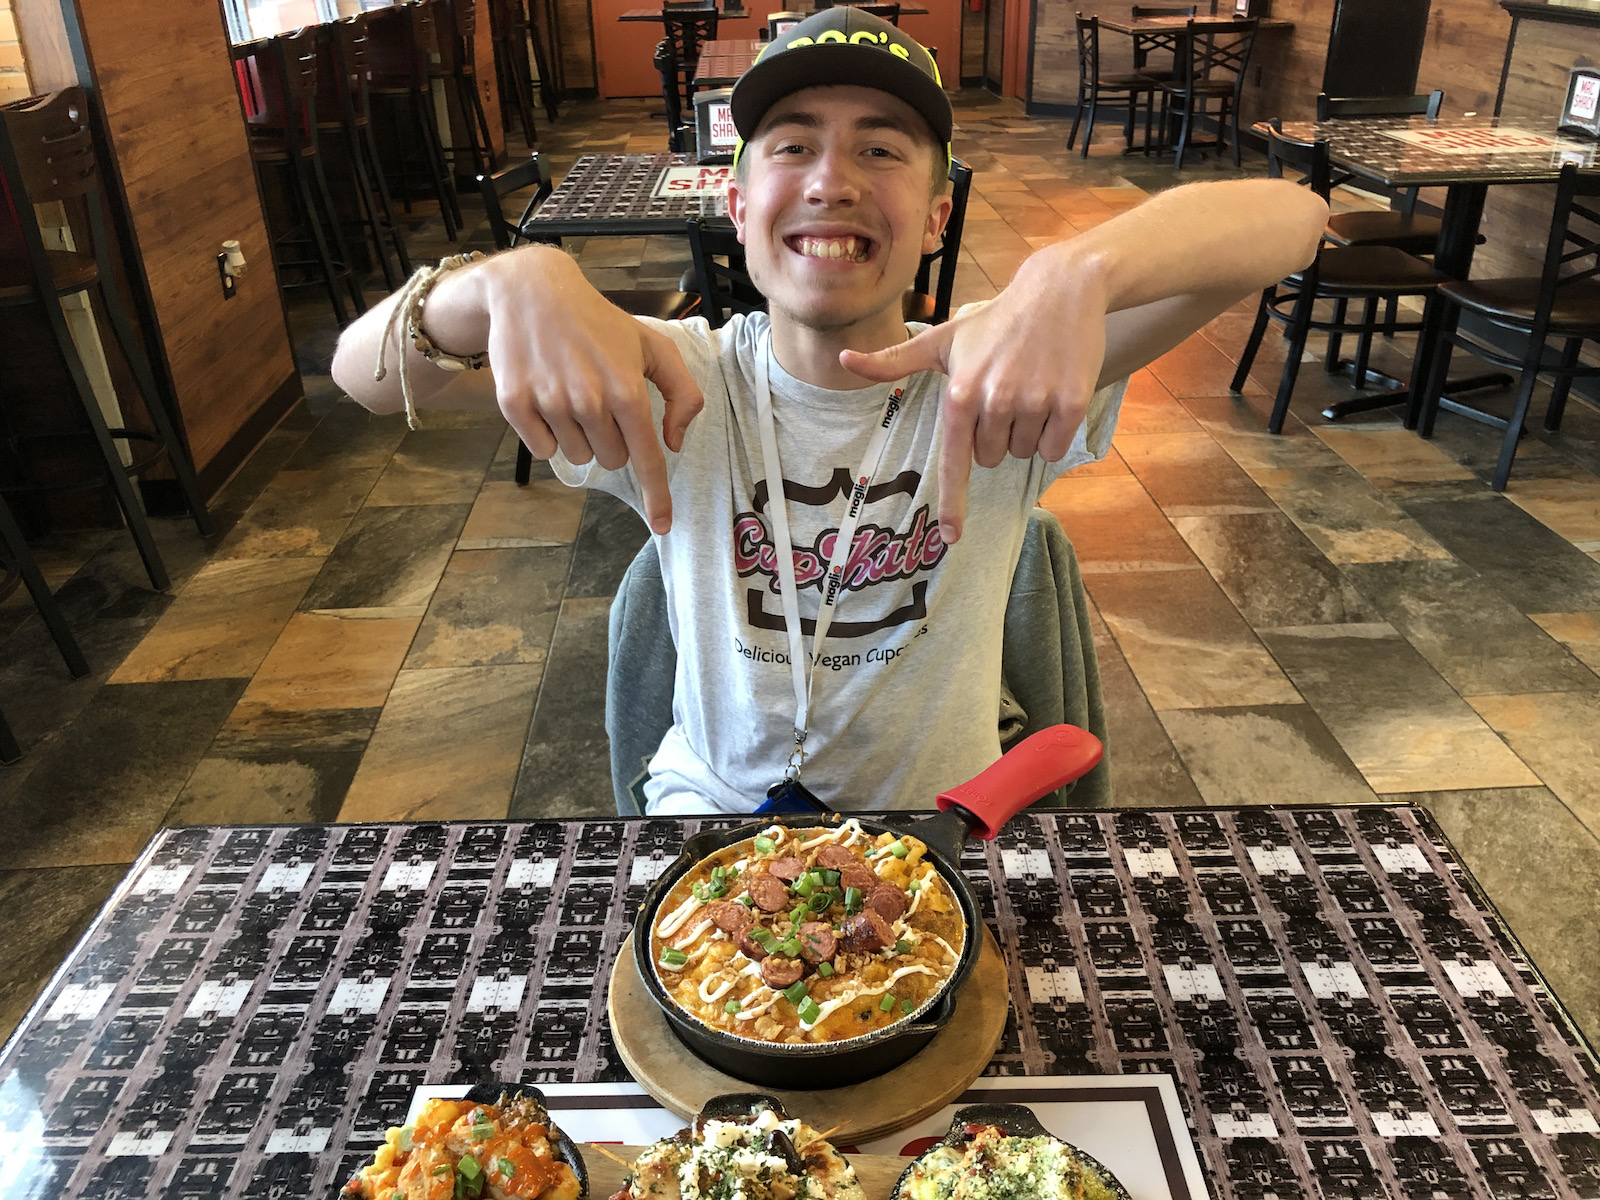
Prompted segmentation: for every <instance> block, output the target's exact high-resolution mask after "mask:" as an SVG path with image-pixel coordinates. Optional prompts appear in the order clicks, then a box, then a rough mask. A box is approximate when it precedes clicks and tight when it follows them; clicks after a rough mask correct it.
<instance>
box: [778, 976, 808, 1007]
mask: <svg viewBox="0 0 1600 1200" xmlns="http://www.w3.org/2000/svg"><path fill="white" fill-rule="evenodd" d="M807 995H808V993H807V992H806V984H805V980H803V979H802V980H800V981H799V982H797V983H791V984H790V985H789V986H788V987H786V988H784V989H783V997H784V999H785V1000H787V1001H788V1002H789V1003H790V1004H799V1003H800V1001H802V1000H804V999H805V998H806V997H807Z"/></svg>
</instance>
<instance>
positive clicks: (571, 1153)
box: [334, 1083, 589, 1200]
mask: <svg viewBox="0 0 1600 1200" xmlns="http://www.w3.org/2000/svg"><path fill="white" fill-rule="evenodd" d="M502 1096H504V1097H505V1098H506V1099H507V1100H515V1099H517V1098H518V1097H521V1096H528V1097H531V1098H532V1099H534V1100H537V1101H538V1102H539V1107H540V1108H542V1109H543V1110H544V1111H545V1112H546V1113H547V1114H548V1113H549V1111H550V1105H549V1104H548V1103H547V1102H546V1101H545V1098H544V1093H543V1092H541V1091H540V1090H539V1089H538V1088H536V1087H531V1086H530V1085H528V1084H526V1083H475V1084H473V1085H472V1088H471V1090H470V1091H468V1092H467V1094H466V1095H465V1096H463V1097H461V1101H462V1102H463V1103H467V1104H493V1105H499V1103H500V1097H502ZM550 1147H551V1149H552V1150H554V1151H555V1156H556V1157H557V1158H558V1159H560V1160H561V1161H562V1162H564V1163H566V1164H567V1166H569V1167H571V1168H572V1173H573V1174H574V1175H576V1176H577V1177H578V1195H579V1197H580V1198H587V1196H588V1195H589V1168H588V1166H587V1165H586V1164H585V1163H584V1161H583V1155H581V1154H579V1153H578V1146H577V1143H576V1142H574V1141H573V1140H572V1139H571V1138H569V1137H568V1136H567V1135H566V1134H565V1133H564V1132H563V1131H562V1130H560V1129H558V1128H556V1127H555V1126H554V1125H551V1126H550ZM345 1186H346V1185H345V1184H340V1185H339V1190H338V1191H337V1192H335V1193H334V1194H335V1196H337V1197H340V1198H341V1200H343V1198H345V1197H347V1196H348V1195H349V1193H347V1192H346V1191H345ZM485 1190H487V1189H485Z"/></svg>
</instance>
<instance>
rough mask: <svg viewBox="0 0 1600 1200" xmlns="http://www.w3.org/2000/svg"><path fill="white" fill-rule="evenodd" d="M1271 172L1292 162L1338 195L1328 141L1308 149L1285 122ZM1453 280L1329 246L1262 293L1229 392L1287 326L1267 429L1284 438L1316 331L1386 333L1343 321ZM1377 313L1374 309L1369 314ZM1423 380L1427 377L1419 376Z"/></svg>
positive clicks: (1381, 253)
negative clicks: (1330, 309) (1354, 310)
mask: <svg viewBox="0 0 1600 1200" xmlns="http://www.w3.org/2000/svg"><path fill="white" fill-rule="evenodd" d="M1267 142H1268V150H1269V155H1268V160H1267V165H1268V170H1269V172H1270V173H1271V174H1272V175H1274V176H1275V177H1279V178H1281V177H1282V165H1283V164H1284V163H1285V162H1288V163H1291V164H1294V165H1297V166H1299V167H1300V168H1301V169H1302V170H1304V171H1305V173H1306V175H1307V177H1308V180H1309V185H1310V187H1311V190H1312V191H1314V192H1316V193H1317V195H1319V196H1321V197H1322V198H1323V199H1324V200H1326V199H1327V198H1328V193H1329V192H1330V191H1331V190H1332V170H1331V168H1330V166H1329V163H1328V143H1327V142H1306V141H1302V140H1300V139H1297V138H1291V137H1289V136H1287V135H1286V134H1284V132H1283V130H1282V128H1281V126H1280V123H1279V121H1278V120H1277V119H1276V118H1274V119H1273V120H1272V121H1271V122H1269V123H1268V128H1267ZM1448 280H1449V277H1448V276H1446V275H1444V274H1442V273H1441V272H1439V271H1437V270H1435V269H1434V267H1433V266H1432V265H1431V264H1429V263H1426V262H1424V261H1423V260H1422V259H1420V258H1417V257H1415V256H1413V255H1410V254H1407V253H1406V252H1405V251H1404V250H1396V249H1395V248H1394V247H1393V246H1322V247H1321V248H1320V249H1319V250H1318V252H1317V257H1316V260H1315V261H1313V262H1312V264H1311V265H1310V266H1309V267H1307V268H1306V269H1305V270H1304V271H1297V272H1296V273H1295V274H1293V275H1291V276H1289V277H1288V278H1287V279H1285V280H1283V281H1282V282H1281V283H1276V284H1273V285H1272V286H1271V287H1269V288H1267V289H1266V290H1265V291H1263V292H1262V293H1261V302H1260V304H1259V305H1258V306H1257V308H1256V320H1255V326H1254V327H1253V328H1252V329H1251V331H1250V339H1249V341H1248V342H1246V344H1245V349H1244V354H1243V355H1242V356H1241V357H1240V359H1239V369H1238V370H1237V371H1236V372H1235V373H1234V376H1233V382H1232V383H1231V384H1230V385H1229V387H1230V388H1231V389H1232V390H1233V391H1235V392H1238V391H1242V390H1243V388H1244V383H1245V378H1246V377H1247V376H1248V375H1249V373H1250V367H1251V365H1252V364H1253V363H1254V362H1255V356H1256V351H1257V350H1259V349H1260V347H1261V338H1262V335H1263V334H1264V333H1265V332H1266V328H1267V322H1268V321H1269V320H1274V321H1278V322H1280V323H1281V324H1283V325H1285V326H1286V329H1285V337H1286V338H1287V339H1288V341H1289V346H1288V349H1287V352H1286V355H1285V358H1284V364H1283V374H1282V376H1281V378H1280V379H1279V382H1278V395H1277V399H1276V401H1275V402H1274V404H1273V407H1272V415H1271V418H1270V419H1269V420H1268V423H1267V430H1268V432H1270V433H1281V432H1282V431H1283V421H1284V417H1285V416H1286V415H1287V414H1288V412H1289V401H1290V399H1291V398H1292V397H1293V395H1294V385H1295V379H1296V378H1297V376H1298V375H1299V372H1300V359H1301V357H1302V356H1303V355H1304V353H1305V345H1306V338H1307V336H1308V335H1309V334H1310V333H1311V331H1312V330H1321V331H1324V332H1328V333H1341V334H1345V333H1352V334H1360V333H1370V332H1372V331H1373V330H1374V329H1376V328H1382V326H1380V325H1376V324H1374V323H1373V322H1372V321H1371V320H1364V321H1361V322H1356V323H1351V322H1348V321H1345V320H1343V318H1342V314H1343V313H1344V311H1345V304H1346V303H1347V302H1348V301H1350V300H1362V301H1368V300H1372V301H1374V302H1375V301H1377V300H1385V299H1388V298H1389V297H1391V296H1395V297H1399V296H1421V297H1425V298H1426V299H1427V301H1428V302H1429V303H1432V302H1433V296H1434V294H1435V293H1436V292H1437V291H1438V289H1439V287H1440V285H1441V284H1444V283H1446V282H1448ZM1318 300H1333V301H1335V303H1336V316H1335V319H1334V320H1331V321H1318V320H1315V319H1313V307H1314V305H1315V304H1316V302H1317V301H1318ZM1367 312H1368V313H1369V314H1370V313H1371V312H1372V309H1371V308H1370V307H1369V308H1368V309H1367ZM1396 328H1399V329H1408V330H1416V329H1420V328H1422V322H1408V323H1406V324H1402V325H1399V326H1397V327H1396ZM1417 353H1418V354H1419V355H1425V353H1426V347H1422V346H1419V347H1418V350H1417ZM1413 377H1414V378H1420V377H1421V374H1420V373H1419V372H1414V373H1413Z"/></svg>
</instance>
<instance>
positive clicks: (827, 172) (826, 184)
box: [806, 151, 861, 204]
mask: <svg viewBox="0 0 1600 1200" xmlns="http://www.w3.org/2000/svg"><path fill="white" fill-rule="evenodd" d="M860 198H861V173H860V168H859V167H858V166H857V165H856V162H855V158H854V156H852V155H849V154H844V153H839V152H834V151H828V152H825V153H823V154H820V155H818V156H817V159H816V166H815V167H814V168H813V169H812V171H811V175H810V177H809V178H808V179H807V180H806V199H807V200H810V201H812V202H814V203H818V204H854V203H855V202H856V201H858V200H859V199H860Z"/></svg>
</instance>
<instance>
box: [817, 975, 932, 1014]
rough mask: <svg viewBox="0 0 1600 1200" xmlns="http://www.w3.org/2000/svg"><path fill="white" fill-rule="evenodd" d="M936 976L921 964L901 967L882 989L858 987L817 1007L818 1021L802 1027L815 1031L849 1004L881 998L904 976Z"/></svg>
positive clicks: (886, 981)
mask: <svg viewBox="0 0 1600 1200" xmlns="http://www.w3.org/2000/svg"><path fill="white" fill-rule="evenodd" d="M934 974H937V972H936V971H933V970H932V969H930V968H928V967H924V966H922V965H921V964H918V965H917V966H914V967H901V968H900V969H899V970H898V971H896V972H895V973H894V974H893V975H891V976H889V978H888V979H886V980H884V981H883V986H882V987H875V988H864V987H860V986H857V987H856V989H855V990H854V991H853V992H848V993H846V994H845V995H843V996H838V997H836V998H835V999H832V1000H829V1001H828V1002H827V1003H825V1004H819V1005H818V1006H817V1008H818V1012H817V1019H816V1020H815V1021H810V1022H807V1021H801V1022H800V1027H801V1028H802V1029H815V1028H816V1027H817V1026H818V1025H820V1024H822V1023H823V1022H824V1021H826V1020H827V1019H828V1017H829V1015H830V1014H832V1013H835V1012H838V1011H839V1009H841V1008H843V1007H844V1006H845V1005H846V1004H849V1003H851V1002H853V1001H856V1000H859V999H861V998H862V997H863V996H881V995H883V993H885V992H887V991H888V990H889V989H890V988H891V987H893V986H894V981H895V980H897V979H899V978H900V977H901V976H903V975H934Z"/></svg>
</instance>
